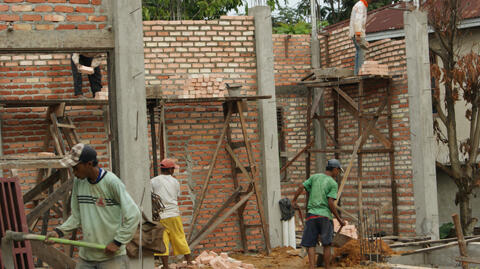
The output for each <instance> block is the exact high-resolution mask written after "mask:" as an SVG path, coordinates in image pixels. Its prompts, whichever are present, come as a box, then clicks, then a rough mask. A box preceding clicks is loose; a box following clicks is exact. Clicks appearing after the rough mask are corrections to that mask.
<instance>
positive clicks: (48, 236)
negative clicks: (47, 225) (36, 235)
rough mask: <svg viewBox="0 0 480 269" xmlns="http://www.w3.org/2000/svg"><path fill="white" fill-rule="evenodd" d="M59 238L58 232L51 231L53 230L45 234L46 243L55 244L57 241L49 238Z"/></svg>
mask: <svg viewBox="0 0 480 269" xmlns="http://www.w3.org/2000/svg"><path fill="white" fill-rule="evenodd" d="M52 237H53V238H58V233H57V232H55V231H51V232H48V233H47V235H46V236H45V241H44V242H45V244H48V245H53V244H55V242H53V241H51V240H49V238H52Z"/></svg>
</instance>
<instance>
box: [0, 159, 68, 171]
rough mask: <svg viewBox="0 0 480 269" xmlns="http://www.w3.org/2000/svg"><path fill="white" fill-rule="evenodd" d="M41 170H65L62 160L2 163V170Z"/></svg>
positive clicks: (10, 161)
mask: <svg viewBox="0 0 480 269" xmlns="http://www.w3.org/2000/svg"><path fill="white" fill-rule="evenodd" d="M40 168H65V167H64V166H62V165H61V164H60V159H54V160H32V161H30V160H9V161H0V169H40Z"/></svg>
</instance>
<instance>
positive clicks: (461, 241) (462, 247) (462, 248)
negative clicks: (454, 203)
mask: <svg viewBox="0 0 480 269" xmlns="http://www.w3.org/2000/svg"><path fill="white" fill-rule="evenodd" d="M452 219H453V224H454V225H455V233H456V234H457V238H458V240H457V242H458V250H459V252H460V256H461V257H467V256H468V253H467V243H465V238H464V237H463V230H462V225H461V224H460V217H459V216H458V214H453V215H452ZM462 268H463V269H468V263H467V262H462Z"/></svg>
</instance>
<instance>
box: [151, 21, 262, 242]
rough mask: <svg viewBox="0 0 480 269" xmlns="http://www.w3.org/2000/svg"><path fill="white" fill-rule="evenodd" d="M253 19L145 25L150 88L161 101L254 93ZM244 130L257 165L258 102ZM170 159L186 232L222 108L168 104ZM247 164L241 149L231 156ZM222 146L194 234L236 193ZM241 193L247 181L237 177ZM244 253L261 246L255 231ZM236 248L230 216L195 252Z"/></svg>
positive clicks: (252, 215)
mask: <svg viewBox="0 0 480 269" xmlns="http://www.w3.org/2000/svg"><path fill="white" fill-rule="evenodd" d="M253 38H254V27H253V18H252V17H246V16H245V17H242V16H237V17H228V16H224V17H221V18H220V19H219V20H212V21H146V22H144V43H145V69H146V85H147V87H152V86H159V88H160V89H161V90H162V93H163V95H164V96H168V97H178V98H194V97H220V96H226V95H228V93H227V92H226V86H225V83H240V84H242V85H243V88H242V89H243V90H242V91H243V93H244V94H248V95H255V94H256V92H257V89H256V59H255V47H254V41H253ZM246 115H247V125H248V127H247V128H248V133H249V139H250V141H251V143H252V145H253V150H254V155H255V156H254V158H255V160H256V162H257V164H259V161H260V153H259V150H258V146H259V145H258V143H259V136H258V130H257V129H258V125H257V118H258V115H257V110H256V102H251V103H250V104H249V111H248V113H247V114H246ZM165 120H166V122H165V123H166V139H167V149H166V150H167V156H168V157H170V158H175V159H177V160H178V164H179V166H180V170H179V171H177V172H176V174H175V176H176V178H177V179H178V180H179V181H180V184H181V186H182V193H181V197H180V199H179V200H180V201H179V204H180V209H181V212H182V216H183V223H184V225H185V229H186V231H187V232H188V231H190V229H191V227H190V222H191V217H192V214H193V208H194V205H193V204H194V203H195V201H196V197H197V196H198V195H200V191H201V188H202V185H203V183H204V182H205V180H206V177H207V173H208V169H209V165H210V162H211V160H212V157H213V154H214V151H215V148H216V143H217V140H218V139H219V138H220V133H221V130H222V127H223V122H224V118H223V109H222V106H221V103H218V102H212V103H195V104H187V105H184V104H175V105H173V104H171V105H167V106H166V112H165ZM231 127H232V133H233V137H234V138H233V139H234V140H240V139H241V138H242V136H241V132H240V129H239V128H238V127H239V123H238V116H237V115H234V120H233V123H232V124H231ZM236 151H237V152H238V153H239V159H240V160H241V161H242V162H243V163H245V164H246V163H247V157H246V154H245V152H244V151H241V150H240V149H238V150H236ZM227 154H228V153H227V152H226V151H225V149H224V147H221V148H220V151H219V154H218V159H217V162H216V166H215V169H214V171H213V174H212V178H211V180H210V184H209V187H208V191H207V195H206V196H205V200H204V202H203V205H202V209H201V211H200V214H199V217H198V221H197V224H199V225H198V226H197V227H196V228H197V231H198V230H199V229H200V228H201V227H202V226H201V225H204V224H205V223H206V222H207V221H208V220H209V218H210V217H211V216H212V215H213V214H214V213H215V212H216V210H217V209H218V208H220V207H221V206H222V204H223V203H224V202H225V201H226V199H228V197H229V196H230V195H231V194H232V193H233V190H234V187H233V180H232V178H231V171H230V165H231V164H230V160H229V158H228V155H227ZM239 179H240V182H242V184H241V185H243V187H244V189H246V187H247V185H246V183H247V182H248V180H247V179H246V178H245V177H243V176H240V177H239ZM254 201H255V200H254V199H253V198H252V199H251V200H250V201H249V202H248V203H249V205H248V206H247V208H246V209H245V213H246V214H245V215H246V216H245V219H246V223H247V224H258V223H259V216H258V212H257V210H256V206H255V202H254ZM247 237H248V242H249V244H248V247H249V249H257V248H259V247H260V246H262V245H263V240H262V238H261V233H260V230H259V229H256V228H255V229H249V230H248V231H247ZM239 248H241V243H240V232H239V227H238V217H237V216H236V214H233V215H232V216H231V217H229V218H227V219H226V221H225V222H223V223H222V224H221V225H220V226H218V228H217V229H216V230H215V231H214V232H213V233H212V234H211V235H210V236H209V237H208V238H207V239H206V240H204V241H202V242H201V244H200V245H199V246H198V247H197V249H213V250H216V251H230V250H233V249H239Z"/></svg>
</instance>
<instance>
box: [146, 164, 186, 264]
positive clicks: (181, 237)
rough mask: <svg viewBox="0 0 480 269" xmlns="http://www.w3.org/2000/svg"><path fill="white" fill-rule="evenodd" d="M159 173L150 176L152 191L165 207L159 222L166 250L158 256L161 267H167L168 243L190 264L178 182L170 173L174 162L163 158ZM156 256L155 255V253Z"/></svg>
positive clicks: (174, 251)
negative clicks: (162, 228)
mask: <svg viewBox="0 0 480 269" xmlns="http://www.w3.org/2000/svg"><path fill="white" fill-rule="evenodd" d="M160 171H161V175H159V176H157V177H154V178H152V180H151V181H152V191H153V192H154V193H155V194H157V195H158V196H160V198H161V199H162V203H163V204H164V205H165V209H164V210H163V212H161V213H160V223H161V224H162V225H163V226H164V227H165V231H164V232H163V242H164V243H165V249H166V251H165V252H164V253H161V254H160V255H158V256H160V257H161V259H162V263H163V269H168V268H169V267H168V255H169V254H170V247H169V246H170V244H171V245H172V249H173V255H175V256H177V255H185V260H186V261H187V263H188V264H192V257H191V256H190V248H189V247H188V243H187V239H186V238H185V232H184V231H183V224H182V218H181V217H180V209H179V207H178V196H179V195H180V184H179V183H178V181H177V179H176V178H174V177H173V176H172V175H173V173H174V171H175V162H174V161H173V160H170V159H165V160H163V161H162V162H161V163H160ZM156 256H157V255H156Z"/></svg>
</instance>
